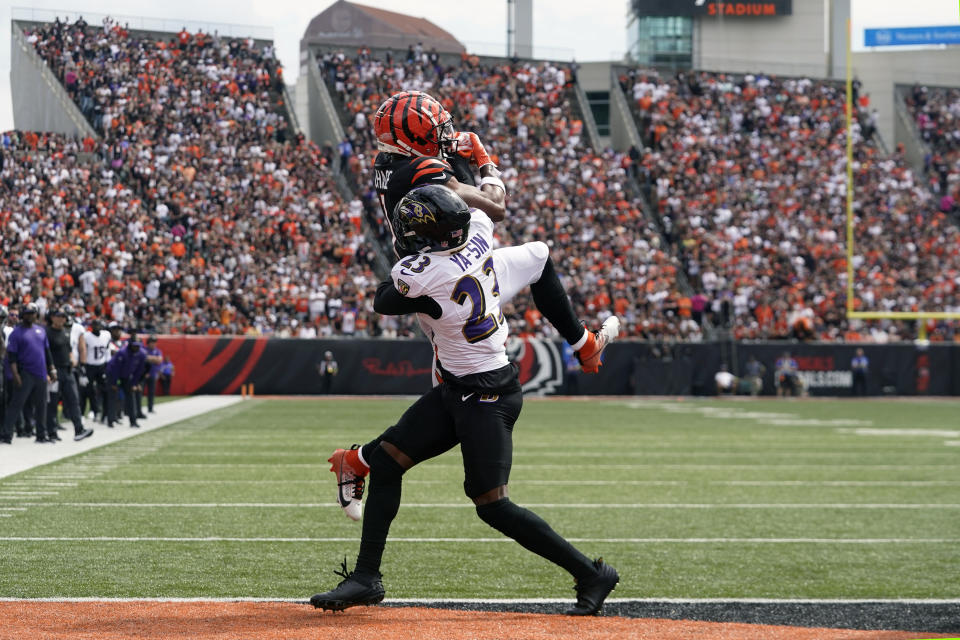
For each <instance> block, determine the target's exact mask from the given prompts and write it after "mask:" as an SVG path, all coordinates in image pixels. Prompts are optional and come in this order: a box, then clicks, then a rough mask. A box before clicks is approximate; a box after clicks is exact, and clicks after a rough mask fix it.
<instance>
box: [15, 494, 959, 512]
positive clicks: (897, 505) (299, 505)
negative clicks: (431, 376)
mask: <svg viewBox="0 0 960 640" xmlns="http://www.w3.org/2000/svg"><path fill="white" fill-rule="evenodd" d="M8 499H16V500H19V499H20V498H19V497H17V496H10V497H9V498H8ZM23 504H24V506H28V507H94V508H108V509H230V508H238V509H333V508H339V507H340V505H338V504H336V503H326V502H31V503H23ZM403 506H404V508H408V509H411V508H412V509H475V508H476V507H475V506H474V505H473V504H471V503H468V502H411V503H404V505H403ZM524 506H525V507H529V508H540V509H911V510H913V509H917V510H919V509H960V504H956V503H946V502H931V503H925V504H917V503H909V502H887V503H856V502H827V503H822V504H821V503H817V502H794V503H791V502H785V503H764V502H731V503H723V502H712V503H706V502H703V503H697V502H611V503H607V504H598V503H594V502H530V503H524Z"/></svg>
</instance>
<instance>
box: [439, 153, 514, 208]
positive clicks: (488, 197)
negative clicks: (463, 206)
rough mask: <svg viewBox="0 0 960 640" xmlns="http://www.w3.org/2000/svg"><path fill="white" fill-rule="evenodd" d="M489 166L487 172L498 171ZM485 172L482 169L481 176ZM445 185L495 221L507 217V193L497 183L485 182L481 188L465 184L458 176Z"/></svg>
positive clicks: (468, 204) (470, 205) (469, 204)
mask: <svg viewBox="0 0 960 640" xmlns="http://www.w3.org/2000/svg"><path fill="white" fill-rule="evenodd" d="M488 167H489V169H487V167H484V169H487V173H490V169H492V170H494V171H496V169H494V168H493V165H488ZM483 173H484V171H483V170H481V172H480V174H481V176H482V175H483ZM445 186H446V187H447V188H449V189H451V190H452V191H453V192H454V193H456V194H457V195H458V196H460V197H461V198H463V201H464V202H466V203H467V206H469V207H471V208H473V209H480V211H483V212H484V213H485V214H487V217H488V218H490V219H491V220H493V221H494V222H500V221H501V220H504V219H505V218H506V217H507V208H506V206H505V205H506V199H507V198H506V194H505V193H504V190H503V189H501V188H499V187H498V186H496V185H495V184H484V185H482V186H481V187H480V188H477V187H474V186H472V185H469V184H464V183H462V182H460V181H459V180H457V179H456V178H450V180H449V181H448V182H447V183H446V185H445Z"/></svg>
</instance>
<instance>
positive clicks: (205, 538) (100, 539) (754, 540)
mask: <svg viewBox="0 0 960 640" xmlns="http://www.w3.org/2000/svg"><path fill="white" fill-rule="evenodd" d="M358 536H359V533H358V534H357V536H355V537H320V538H308V537H289V538H286V537H260V538H252V537H250V538H244V537H230V536H202V537H173V536H128V537H121V536H90V537H73V536H0V542H243V543H273V542H294V543H317V542H356V541H357V539H358ZM567 539H568V540H569V541H570V542H579V543H603V544H863V545H869V544H956V543H958V542H960V538H567ZM390 542H391V543H394V542H403V543H415V544H419V543H430V544H432V543H452V544H464V543H478V544H481V543H483V544H486V543H490V544H500V543H512V542H513V540H512V539H511V538H507V537H499V538H390Z"/></svg>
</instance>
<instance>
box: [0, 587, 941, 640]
mask: <svg viewBox="0 0 960 640" xmlns="http://www.w3.org/2000/svg"><path fill="white" fill-rule="evenodd" d="M571 600H573V598H385V599H384V600H383V601H384V602H385V603H389V604H445V603H451V604H565V603H569V602H570V601H571ZM0 602H13V603H17V602H78V603H79V602H114V603H123V602H173V603H181V602H182V603H204V602H210V603H216V604H225V603H229V602H282V603H289V604H306V603H307V600H306V599H305V598H282V597H273V598H271V597H260V598H254V597H248V596H234V597H226V598H177V597H163V596H160V597H154V596H151V597H144V598H112V597H102V598H101V597H97V596H90V597H79V598H63V597H54V598H10V597H2V598H0ZM604 602H607V603H610V604H614V603H616V604H631V603H634V602H636V603H649V604H657V603H664V604H812V605H822V604H840V605H843V604H849V605H862V604H889V605H957V604H960V600H958V599H919V598H902V599H890V598H856V599H853V598H851V599H846V600H841V599H833V598H607V599H606V600H605V601H604ZM920 635H923V634H922V633H921V634H920Z"/></svg>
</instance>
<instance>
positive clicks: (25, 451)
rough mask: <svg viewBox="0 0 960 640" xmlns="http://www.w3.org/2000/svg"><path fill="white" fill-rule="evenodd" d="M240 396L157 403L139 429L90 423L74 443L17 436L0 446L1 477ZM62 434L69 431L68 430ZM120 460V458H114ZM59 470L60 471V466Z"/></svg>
mask: <svg viewBox="0 0 960 640" xmlns="http://www.w3.org/2000/svg"><path fill="white" fill-rule="evenodd" d="M241 400H242V399H241V398H240V397H239V396H193V397H190V398H183V399H182V400H173V401H171V402H164V403H161V404H159V405H157V413H153V414H150V418H149V419H147V420H143V421H142V425H141V428H140V429H131V428H130V427H128V426H126V424H125V423H126V420H123V423H124V424H123V426H117V427H114V428H113V429H108V428H107V427H105V426H103V425H100V424H91V425H89V426H91V427H93V429H94V433H93V435H92V436H90V437H89V438H87V439H85V440H81V441H80V442H74V441H73V436H69V437H64V439H63V441H62V442H58V443H56V444H52V445H50V444H46V445H43V446H40V445H37V444H34V442H33V439H32V438H16V439H14V444H13V445H12V446H4V447H2V448H0V478H4V477H7V476H11V475H13V474H15V473H20V472H21V471H27V470H28V469H33V468H35V467H39V466H41V465H45V464H50V463H51V462H56V461H58V460H62V459H64V458H66V457H68V456H73V455H76V454H78V453H84V452H87V451H91V450H93V449H97V448H99V447H102V446H104V445H108V444H112V443H114V442H119V441H121V440H126V439H127V438H131V437H133V436H136V435H139V434H141V433H147V432H150V431H155V430H156V429H159V428H161V427H165V426H167V425H170V424H173V423H175V422H180V421H182V420H187V419H189V418H194V417H196V416H198V415H200V414H202V413H206V412H208V411H213V410H214V409H222V408H223V407H229V406H230V405H233V404H236V403H238V402H241ZM64 433H66V434H70V433H72V431H71V430H67V431H65V432H64ZM114 459H116V460H117V462H121V458H114ZM104 461H106V458H105V459H104V460H95V461H94V462H95V463H98V462H104ZM83 468H84V469H85V470H94V469H96V470H104V469H107V468H108V467H107V466H106V465H101V466H97V465H83ZM60 471H63V469H62V468H61V469H60ZM47 477H57V478H64V477H67V476H65V475H59V474H57V475H55V476H47ZM73 477H75V478H83V477H85V476H83V475H74V476H73Z"/></svg>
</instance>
